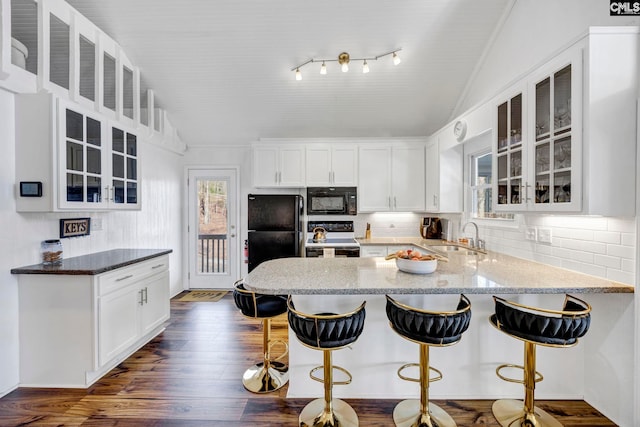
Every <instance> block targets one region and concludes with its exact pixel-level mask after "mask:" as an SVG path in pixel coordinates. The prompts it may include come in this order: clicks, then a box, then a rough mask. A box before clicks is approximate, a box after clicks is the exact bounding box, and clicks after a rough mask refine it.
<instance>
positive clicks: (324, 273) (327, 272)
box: [244, 238, 634, 294]
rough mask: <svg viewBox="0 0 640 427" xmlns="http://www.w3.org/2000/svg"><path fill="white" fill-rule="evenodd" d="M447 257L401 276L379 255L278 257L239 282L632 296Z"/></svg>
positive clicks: (568, 274) (531, 268) (510, 265)
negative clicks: (422, 271)
mask: <svg viewBox="0 0 640 427" xmlns="http://www.w3.org/2000/svg"><path fill="white" fill-rule="evenodd" d="M409 240H413V241H409ZM420 240H422V239H420V238H417V239H413V238H406V239H396V241H397V243H390V239H388V238H379V239H375V240H374V239H367V242H368V243H369V244H387V245H391V244H418V243H416V241H420ZM371 241H373V242H371ZM361 243H362V241H361ZM439 243H440V244H441V242H439ZM365 244H366V243H365ZM418 245H419V246H422V247H428V246H429V244H423V245H420V244H418ZM447 255H448V262H444V261H438V267H437V269H436V271H435V272H434V273H431V274H425V275H420V274H410V273H405V272H402V271H400V270H398V269H397V267H396V264H395V260H385V259H384V258H381V257H374V258H281V259H276V260H271V261H266V262H263V263H262V264H260V265H259V266H258V267H257V268H256V269H254V270H253V271H252V272H251V273H249V275H248V276H247V277H246V278H245V279H244V283H245V285H246V286H247V287H248V288H251V289H253V290H255V291H257V292H260V293H265V294H386V293H389V294H411V293H419V294H422V293H434V294H449V293H468V294H523V293H534V294H547V293H548V294H560V293H633V292H634V288H633V286H631V285H627V284H623V283H619V282H614V281H611V280H607V279H602V278H599V277H595V276H589V275H586V274H582V273H577V272H574V271H570V270H566V269H563V268H558V267H553V266H549V265H546V264H540V263H537V262H533V261H527V260H524V259H520V258H515V257H511V256H508V255H503V254H499V253H496V252H491V251H487V253H486V254H485V253H478V254H477V255H466V254H457V253H449V254H447Z"/></svg>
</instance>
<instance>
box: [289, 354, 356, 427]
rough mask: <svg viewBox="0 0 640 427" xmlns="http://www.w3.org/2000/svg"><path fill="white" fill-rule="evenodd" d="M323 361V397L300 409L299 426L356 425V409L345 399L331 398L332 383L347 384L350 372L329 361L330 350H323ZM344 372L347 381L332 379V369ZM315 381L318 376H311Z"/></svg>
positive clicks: (333, 426) (336, 426) (342, 426)
mask: <svg viewBox="0 0 640 427" xmlns="http://www.w3.org/2000/svg"><path fill="white" fill-rule="evenodd" d="M323 358H324V363H323V365H322V368H323V372H324V378H323V379H322V381H321V382H322V383H324V398H323V399H315V400H312V401H311V402H309V403H308V404H307V406H305V407H304V409H302V412H301V413H300V416H299V417H298V421H299V425H300V427H358V426H359V421H358V415H357V414H356V411H355V410H354V409H353V408H352V407H351V406H350V405H349V404H348V403H347V402H345V401H343V400H340V399H334V398H333V389H332V386H333V385H334V384H349V383H350V382H351V374H349V372H347V371H346V370H344V369H343V368H341V367H339V366H334V365H333V363H332V362H331V359H332V357H331V350H323ZM334 368H335V369H338V370H340V371H343V372H345V373H346V374H347V375H348V376H349V379H348V380H347V381H342V382H338V381H334V380H333V369H334ZM311 378H312V379H313V380H315V381H320V379H319V378H317V377H315V376H313V371H312V374H311Z"/></svg>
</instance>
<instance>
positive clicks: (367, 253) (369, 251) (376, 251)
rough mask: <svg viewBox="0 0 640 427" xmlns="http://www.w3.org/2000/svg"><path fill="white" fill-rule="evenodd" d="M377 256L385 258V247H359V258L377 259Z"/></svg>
mask: <svg viewBox="0 0 640 427" xmlns="http://www.w3.org/2000/svg"><path fill="white" fill-rule="evenodd" d="M378 256H387V247H386V246H370V245H363V246H360V257H361V258H366V257H378Z"/></svg>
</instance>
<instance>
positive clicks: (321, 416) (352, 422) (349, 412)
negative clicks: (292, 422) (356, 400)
mask: <svg viewBox="0 0 640 427" xmlns="http://www.w3.org/2000/svg"><path fill="white" fill-rule="evenodd" d="M331 406H332V407H333V413H325V412H324V408H325V402H324V399H315V400H312V401H311V402H309V403H308V404H307V406H305V407H304V409H303V410H302V412H301V413H300V417H299V418H298V421H299V425H300V427H358V416H357V415H356V411H354V410H353V408H352V407H351V406H349V404H348V403H347V402H345V401H344V400H340V399H333V400H331Z"/></svg>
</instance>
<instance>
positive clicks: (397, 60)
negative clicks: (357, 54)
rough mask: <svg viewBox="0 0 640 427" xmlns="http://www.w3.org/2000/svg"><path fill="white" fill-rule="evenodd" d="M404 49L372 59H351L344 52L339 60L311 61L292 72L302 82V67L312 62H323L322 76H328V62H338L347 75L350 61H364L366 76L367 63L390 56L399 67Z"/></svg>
mask: <svg viewBox="0 0 640 427" xmlns="http://www.w3.org/2000/svg"><path fill="white" fill-rule="evenodd" d="M401 50H402V49H401V48H399V49H395V50H392V51H389V52H386V53H383V54H382V55H377V56H372V57H367V58H351V57H350V55H349V54H348V53H347V52H342V53H341V54H340V55H338V58H337V59H326V58H325V59H313V58H312V59H309V60H308V61H306V62H303V63H302V64H300V65H298V66H297V67H293V68H292V69H291V71H295V72H296V80H302V72H301V71H300V69H301V68H302V67H304V66H305V65H307V64H310V63H312V62H321V63H322V65H321V66H320V74H322V75H325V74H327V64H326V63H327V62H337V63H338V64H340V69H341V70H342V72H343V73H346V72H348V71H349V62H350V61H352V60H353V61H362V72H363V73H364V74H366V73H368V72H369V63H368V62H367V61H377V60H378V59H380V58H382V57H384V56H388V55H392V57H391V59H392V61H393V64H394V65H398V64H399V63H400V57H399V56H398V52H400V51H401Z"/></svg>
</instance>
